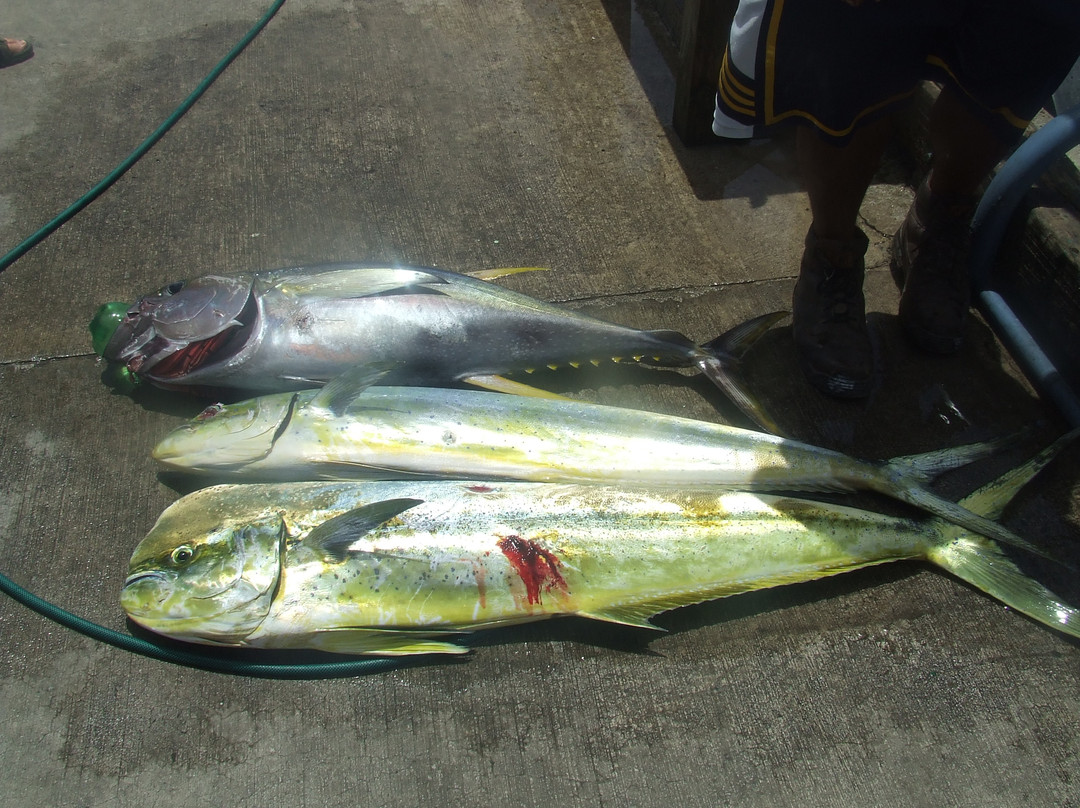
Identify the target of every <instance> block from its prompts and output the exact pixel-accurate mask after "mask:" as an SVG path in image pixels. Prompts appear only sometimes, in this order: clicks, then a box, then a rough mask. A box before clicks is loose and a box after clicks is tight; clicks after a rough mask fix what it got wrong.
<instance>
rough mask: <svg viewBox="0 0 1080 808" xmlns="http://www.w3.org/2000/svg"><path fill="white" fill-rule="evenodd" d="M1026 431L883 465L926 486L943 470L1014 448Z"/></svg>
mask: <svg viewBox="0 0 1080 808" xmlns="http://www.w3.org/2000/svg"><path fill="white" fill-rule="evenodd" d="M1029 432H1030V430H1028V429H1021V430H1019V431H1017V432H1014V433H1012V434H1011V435H1005V436H1004V437H1001V438H995V439H994V440H988V441H982V442H980V443H969V444H966V445H964V446H953V447H951V448H949V449H937V450H935V451H932V452H923V453H922V454H914V455H904V456H903V457H894V458H892V459H891V460H889V461H888V462H886V464H885V466H886V467H887V468H888V469H889V470H890V471H895V472H896V473H898V474H903V475H905V476H907V477H916V478H918V479H919V480H920V481H922V482H923V483H928V482H930V481H931V480H933V479H934V478H935V477H938V476H939V475H941V474H944V473H945V472H946V471H952V470H953V469H958V468H960V467H961V466H966V465H967V464H968V463H973V462H975V461H976V460H982V459H983V458H984V457H990V455H992V454H995V453H996V452H1000V451H1001V450H1003V449H1007V448H1009V447H1010V446H1015V445H1016V444H1017V443H1019V442H1020V440H1021V439H1022V438H1023V437H1024V436H1026V435H1027V434H1028V433H1029ZM1002 479H1004V478H1002Z"/></svg>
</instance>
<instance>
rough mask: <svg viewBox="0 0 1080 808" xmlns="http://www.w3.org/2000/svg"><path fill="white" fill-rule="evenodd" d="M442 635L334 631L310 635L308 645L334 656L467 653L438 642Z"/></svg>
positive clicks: (357, 629) (329, 630) (461, 649)
mask: <svg viewBox="0 0 1080 808" xmlns="http://www.w3.org/2000/svg"><path fill="white" fill-rule="evenodd" d="M442 636H444V633H443V632H427V631H394V630H392V629H373V628H335V629H327V630H325V631H317V632H315V633H313V634H311V635H310V637H309V638H308V639H309V643H308V644H309V645H310V647H311V648H316V649H318V650H320V651H329V652H331V653H334V654H365V655H370V656H390V657H392V656H410V655H413V654H467V653H469V649H468V648H466V647H465V646H463V645H457V644H455V643H452V642H447V641H446V640H441V639H438V638H439V637H442Z"/></svg>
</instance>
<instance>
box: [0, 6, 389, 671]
mask: <svg viewBox="0 0 1080 808" xmlns="http://www.w3.org/2000/svg"><path fill="white" fill-rule="evenodd" d="M284 4H285V0H276V2H275V3H274V4H273V5H272V6H271V7H270V9H269V11H267V12H266V14H264V15H263V17H262V19H260V20H259V22H257V23H256V24H255V25H254V27H252V28H251V30H250V31H248V32H247V34H246V35H245V36H244V38H243V39H241V40H240V41H239V42H238V43H237V44H236V45H235V46H233V48H232V50H230V51H229V52H228V53H227V54H226V55H225V58H223V59H222V60H221V61H220V62H218V64H217V66H216V67H215V68H214V69H213V70H212V71H211V72H210V73H209V74H208V75H207V76H206V78H204V79H203V80H202V81H201V82H200V83H199V85H198V87H196V88H195V90H194V91H193V92H192V93H191V95H189V96H188V97H187V99H185V100H184V102H183V103H182V104H181V105H180V106H179V107H177V108H176V109H175V110H174V111H173V113H172V114H171V115H170V116H169V117H168V118H167V119H166V120H165V122H164V123H162V124H161V126H159V127H158V128H157V129H155V130H154V132H153V133H152V134H151V135H150V136H149V137H148V138H147V139H146V140H144V141H143V142H142V144H141V145H140V146H139V147H138V148H136V149H135V151H133V152H132V153H131V154H130V155H128V157H127V158H126V159H125V160H124V161H123V162H122V163H120V165H119V166H117V167H116V168H115V169H113V170H112V171H111V172H109V174H108V175H107V176H106V177H105V179H103V180H101V182H99V183H98V184H97V185H95V186H94V187H93V188H91V189H90V190H89V191H87V192H86V193H85V194H84V195H83V196H81V197H80V198H79V199H77V200H76V201H75V202H74V203H73V204H72V205H71V206H70V207H69V208H67V209H66V210H64V211H63V212H62V213H61V214H60V215H59V216H57V217H56V218H55V219H53V220H52V221H51V222H49V223H48V224H47V225H45V226H44V227H42V228H41V229H40V230H38V231H37V232H36V233H34V234H33V235H32V236H30V237H29V238H28V239H26V240H25V241H23V242H22V243H21V244H19V245H18V246H17V247H16V248H15V249H14V250H12V251H11V252H9V253H8V254H7V255H5V256H4V257H3V258H2V259H0V272H2V271H3V270H5V269H7V268H8V267H9V266H10V265H11V264H13V263H15V261H17V260H18V259H19V258H21V257H22V256H23V255H25V254H26V253H27V252H29V251H30V250H31V249H33V248H34V247H35V246H37V245H38V244H39V243H41V242H42V241H44V240H45V239H46V238H47V237H48V236H49V235H51V234H52V233H53V232H54V231H55V230H57V229H58V228H60V226H61V225H63V224H64V223H65V222H66V221H68V220H69V219H70V218H71V217H73V216H75V214H77V213H79V211H81V210H82V209H83V208H85V207H86V206H87V205H89V204H90V203H91V202H93V201H94V200H95V199H97V198H98V197H99V196H101V195H102V194H103V193H105V191H107V190H108V189H109V188H110V187H111V186H112V185H113V183H115V182H116V181H117V180H118V179H120V177H121V176H123V175H124V173H125V172H127V170H128V169H129V168H131V167H132V166H133V165H135V163H136V162H138V161H139V159H140V158H141V157H142V156H143V155H144V154H146V152H148V151H150V149H151V148H152V147H153V146H154V144H155V143H157V142H158V141H159V140H161V138H162V137H164V135H165V133H166V132H168V131H169V130H170V129H171V128H172V127H173V125H174V124H175V123H176V122H177V121H178V120H180V118H181V117H183V115H184V114H185V113H186V112H187V111H188V110H189V109H191V107H192V106H193V105H194V104H195V102H196V101H198V100H199V98H201V97H202V95H203V93H205V92H206V91H207V89H209V87H210V85H211V84H213V83H214V81H215V80H216V79H217V78H218V76H220V75H221V74H222V73H223V72H225V68H227V67H228V66H229V65H230V64H232V62H233V60H234V59H236V57H237V56H239V55H240V52H241V51H243V50H244V48H246V47H247V46H248V45H249V44H250V43H251V41H252V40H253V39H255V37H256V36H257V35H258V34H259V32H260V31H262V30H263V28H265V27H266V25H267V24H268V23H269V22H270V20H271V19H273V17H274V15H275V14H277V12H278V10H279V9H280V8H281V7H282V6H283V5H284ZM0 591H3V592H4V593H5V594H6V595H9V596H10V597H11V598H13V599H14V600H16V601H18V602H19V603H21V604H23V605H24V606H26V607H27V608H29V609H32V610H33V611H35V612H37V613H38V614H41V615H43V616H44V617H46V618H48V619H50V620H53V621H54V622H57V623H59V624H60V625H62V626H64V627H65V628H69V629H72V630H73V631H77V632H79V633H80V634H84V635H86V636H87V637H90V638H92V639H95V640H98V641H100V642H103V643H107V644H108V645H112V646H115V647H117V648H121V649H124V650H127V651H131V652H134V653H137V654H141V655H143V656H146V657H151V658H153V659H158V660H161V661H164V662H172V663H175V664H178V665H185V666H187V667H192V668H201V669H203V670H208V671H216V672H219V673H230V674H237V675H242V676H254V677H261V678H268V679H326V678H331V677H341V676H359V675H361V674H369V673H381V672H383V671H386V670H390V669H392V668H397V667H400V666H401V664H402V663H401V662H399V661H397V660H393V659H345V660H342V661H340V662H301V663H281V664H276V663H259V662H247V661H243V660H236V659H229V658H227V657H225V656H222V655H215V654H212V653H199V652H197V651H188V650H180V649H173V648H167V647H165V646H160V645H155V644H154V643H151V642H148V641H146V640H143V639H140V638H139V637H134V636H132V635H130V634H124V633H122V632H119V631H113V630H112V629H108V628H105V627H104V626H99V625H97V624H96V623H92V622H90V621H89V620H85V619H83V618H81V617H78V616H76V615H74V614H71V613H70V612H67V611H65V610H63V609H61V608H60V607H58V606H55V605H54V604H52V603H49V602H48V601H46V600H43V599H42V598H39V597H38V596H37V595H34V594H33V593H31V592H29V591H27V590H26V589H24V588H23V587H21V586H19V585H18V584H16V583H14V582H13V581H12V580H11V579H10V578H8V577H7V576H5V575H3V574H0Z"/></svg>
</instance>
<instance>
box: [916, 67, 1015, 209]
mask: <svg viewBox="0 0 1080 808" xmlns="http://www.w3.org/2000/svg"><path fill="white" fill-rule="evenodd" d="M929 127H930V145H931V147H932V149H933V152H934V158H933V163H932V167H931V174H930V190H931V192H932V193H934V194H936V195H941V196H956V197H964V196H968V197H970V196H973V195H974V194H975V192H976V191H977V190H978V188H979V185H980V184H981V183H982V182H983V180H985V179H986V177H987V176H988V175H989V174H990V171H991V170H993V168H994V166H995V165H997V164H998V162H1000V161H1001V159H1002V158H1003V157H1004V156H1005V153H1006V152H1007V151H1008V150H1009V147H1010V145H1011V144H1008V143H1005V142H1003V141H1002V140H1001V139H1000V138H999V137H998V136H997V134H996V133H995V132H994V131H993V130H992V129H990V127H989V126H987V125H986V123H985V122H984V121H982V120H981V119H980V118H977V117H976V116H975V115H974V114H973V113H972V111H971V109H970V108H969V107H968V105H967V104H966V103H965V102H964V101H963V99H962V98H960V96H959V94H958V91H956V90H951V89H949V88H948V87H946V88H945V89H943V90H942V91H941V95H939V96H938V99H937V101H935V102H934V106H933V108H932V109H931V110H930V123H929Z"/></svg>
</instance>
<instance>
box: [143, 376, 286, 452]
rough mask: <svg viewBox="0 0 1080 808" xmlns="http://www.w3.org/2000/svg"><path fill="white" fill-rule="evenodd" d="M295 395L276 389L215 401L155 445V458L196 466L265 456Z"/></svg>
mask: <svg viewBox="0 0 1080 808" xmlns="http://www.w3.org/2000/svg"><path fill="white" fill-rule="evenodd" d="M295 397H296V394H295V393H274V394H270V395H265V396H258V397H256V398H251V399H247V400H245V401H238V402H236V403H234V404H212V405H210V406H209V407H207V408H206V409H205V410H203V411H202V412H201V413H199V415H197V416H195V418H194V419H193V420H191V421H190V422H188V423H186V424H184V425H182V426H179V427H177V428H176V429H174V430H173V431H172V432H170V433H169V434H168V435H166V436H165V437H164V438H163V439H162V440H161V441H160V442H159V443H158V444H157V446H155V447H154V450H153V456H154V459H155V460H158V461H159V462H162V463H172V464H174V465H181V466H193V465H198V464H199V463H200V462H202V461H204V460H212V462H213V463H214V464H215V465H220V464H222V463H225V464H228V463H241V462H248V461H251V460H253V459H258V458H261V457H264V456H265V455H266V453H267V452H269V451H270V449H271V448H272V446H273V443H274V437H275V435H276V434H277V431H278V428H279V427H280V426H281V424H282V423H283V422H284V421H285V419H286V418H287V417H288V416H289V408H290V407H291V406H292V402H293V399H294V398H295Z"/></svg>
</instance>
